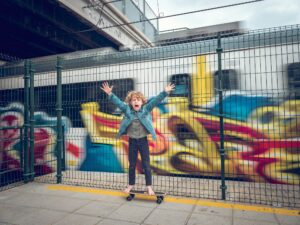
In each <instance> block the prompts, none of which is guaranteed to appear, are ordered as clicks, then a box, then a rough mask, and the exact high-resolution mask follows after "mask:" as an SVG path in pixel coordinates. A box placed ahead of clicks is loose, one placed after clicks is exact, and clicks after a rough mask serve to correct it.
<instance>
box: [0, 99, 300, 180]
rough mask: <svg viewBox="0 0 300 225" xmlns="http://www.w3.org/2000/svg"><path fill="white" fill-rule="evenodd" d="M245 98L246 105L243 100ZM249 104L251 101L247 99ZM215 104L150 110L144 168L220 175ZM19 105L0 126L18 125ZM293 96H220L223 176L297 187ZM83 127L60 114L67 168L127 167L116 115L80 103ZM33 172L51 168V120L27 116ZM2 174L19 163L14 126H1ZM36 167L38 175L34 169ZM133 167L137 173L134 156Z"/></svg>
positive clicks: (298, 133)
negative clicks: (152, 133)
mask: <svg viewBox="0 0 300 225" xmlns="http://www.w3.org/2000/svg"><path fill="white" fill-rule="evenodd" d="M255 98H256V99H255ZM245 102H248V104H245ZM249 102H251V104H250V103H249ZM217 109H218V102H217V101H215V103H213V104H210V105H209V107H208V108H206V109H205V110H197V111H194V110H190V109H189V107H188V100H187V99H186V98H178V97H177V98H175V97H173V98H171V97H170V98H168V100H167V102H166V103H164V104H161V105H159V107H158V108H155V109H154V110H153V112H152V117H153V124H154V127H155V130H156V133H157V137H158V138H157V140H156V141H154V140H152V139H151V137H149V145H150V154H151V167H152V169H153V171H154V173H156V174H163V175H170V174H172V175H173V174H177V175H195V176H207V177H219V176H220V173H221V162H220V160H221V158H220V140H221V138H220V125H219V116H218V110H217ZM23 112H24V109H23V106H22V105H21V104H20V103H13V104H10V105H9V106H8V107H6V108H0V118H1V120H0V122H1V127H5V126H12V125H15V126H17V125H18V126H22V125H23ZM299 112H300V101H299V100H289V101H285V102H283V103H282V104H279V105H278V104H276V103H273V102H272V101H271V100H270V99H268V98H263V97H257V96H256V97H252V98H251V97H248V96H242V95H236V94H234V95H228V96H227V97H226V98H225V99H224V117H225V118H224V146H225V152H226V159H225V174H226V177H228V178H234V179H236V178H238V179H241V180H246V181H255V182H269V183H280V184H294V185H299V184H300V160H299V159H300V152H299V149H300V139H299V137H300V120H299V119H298V117H299ZM80 114H81V117H82V121H83V124H84V128H73V127H72V126H71V123H70V121H69V120H68V119H67V118H65V117H64V118H63V123H64V126H65V128H66V129H65V137H66V154H67V167H69V168H73V169H76V170H81V171H104V172H118V173H124V172H127V168H128V160H127V155H128V139H127V137H122V138H121V139H116V138H115V136H116V134H117V131H118V127H119V124H120V121H121V119H122V117H121V116H115V115H109V114H105V113H103V112H101V111H100V108H99V105H98V103H96V102H89V103H84V104H82V110H81V111H80ZM34 117H35V121H36V124H40V125H43V126H41V127H40V128H36V129H35V132H34V136H35V149H34V151H35V162H34V163H35V170H36V173H37V174H44V173H49V172H53V171H55V170H56V161H55V160H53V159H55V151H56V129H55V127H47V125H55V124H56V119H55V118H51V117H49V116H48V115H47V114H46V113H45V112H36V113H35V116H34ZM0 135H1V136H0V137H1V140H8V141H4V142H1V145H2V146H1V150H2V149H3V150H2V151H1V160H2V163H1V165H2V168H1V169H2V171H3V170H9V169H11V168H21V165H20V159H21V158H20V157H21V155H22V154H20V153H21V147H20V142H19V141H18V138H17V137H18V136H19V135H20V134H19V131H18V130H15V129H9V130H1V133H0ZM39 171H40V172H39ZM137 171H138V172H139V173H142V167H141V161H140V159H139V163H138V167H137Z"/></svg>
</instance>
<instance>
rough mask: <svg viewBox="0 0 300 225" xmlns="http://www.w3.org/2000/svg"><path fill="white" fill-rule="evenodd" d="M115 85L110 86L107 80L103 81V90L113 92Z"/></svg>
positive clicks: (108, 92) (107, 92)
mask: <svg viewBox="0 0 300 225" xmlns="http://www.w3.org/2000/svg"><path fill="white" fill-rule="evenodd" d="M113 87H114V86H111V87H109V85H108V83H107V82H104V83H102V87H100V88H101V90H103V91H104V92H105V93H106V94H108V95H110V94H111V93H112V89H113Z"/></svg>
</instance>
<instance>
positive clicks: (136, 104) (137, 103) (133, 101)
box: [130, 96, 143, 111]
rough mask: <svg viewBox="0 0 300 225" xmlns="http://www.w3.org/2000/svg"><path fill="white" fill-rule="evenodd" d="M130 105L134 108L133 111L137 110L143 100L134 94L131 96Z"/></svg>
mask: <svg viewBox="0 0 300 225" xmlns="http://www.w3.org/2000/svg"><path fill="white" fill-rule="evenodd" d="M130 105H131V106H132V108H133V109H134V111H139V110H140V109H141V107H142V105H143V101H142V99H140V98H137V97H136V96H132V98H131V100H130Z"/></svg>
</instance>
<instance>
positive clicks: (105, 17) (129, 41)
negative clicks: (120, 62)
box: [58, 0, 152, 49]
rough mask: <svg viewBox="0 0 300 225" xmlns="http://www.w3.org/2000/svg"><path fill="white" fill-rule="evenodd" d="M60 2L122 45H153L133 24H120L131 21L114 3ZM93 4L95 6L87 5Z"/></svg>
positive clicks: (67, 0)
mask: <svg viewBox="0 0 300 225" xmlns="http://www.w3.org/2000/svg"><path fill="white" fill-rule="evenodd" d="M58 2H59V3H60V4H61V5H62V6H63V7H65V8H66V9H68V10H70V11H71V12H72V13H74V14H75V15H76V16H78V17H79V18H80V20H81V21H82V20H84V21H86V22H87V23H89V24H91V29H93V28H94V29H95V31H98V32H99V33H100V34H101V35H104V36H105V37H107V38H108V39H110V40H112V41H113V42H115V43H116V44H117V45H119V46H120V47H125V48H129V49H131V48H134V47H135V46H136V45H142V46H152V44H151V41H150V40H149V39H148V38H147V37H146V36H145V35H144V34H143V33H142V32H140V31H139V30H138V29H137V28H135V27H134V26H133V25H132V24H128V25H124V26H118V25H119V24H124V23H129V21H128V20H127V18H126V17H124V16H123V15H122V14H121V12H119V11H118V9H117V8H115V7H114V6H113V5H112V4H105V6H104V7H103V9H102V6H103V3H105V1H102V3H101V1H99V0H98V1H93V0H77V1H73V0H58ZM99 2H100V4H99ZM91 4H92V5H93V7H87V6H89V5H91ZM114 26H115V27H114ZM107 27H108V28H107Z"/></svg>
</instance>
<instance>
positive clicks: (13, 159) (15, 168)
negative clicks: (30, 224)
mask: <svg viewBox="0 0 300 225" xmlns="http://www.w3.org/2000/svg"><path fill="white" fill-rule="evenodd" d="M7 71H10V72H12V73H15V71H16V68H15V67H14V66H5V67H1V69H0V89H1V95H0V178H1V179H0V191H2V190H6V189H8V188H11V187H14V186H16V185H20V184H22V181H23V171H24V168H25V167H24V156H25V155H24V148H23V147H24V146H23V144H24V129H23V114H24V107H23V105H21V104H19V103H18V102H20V101H21V102H23V100H24V92H23V88H21V89H18V90H14V91H13V90H12V89H13V85H14V81H15V80H14V79H8V80H7V79H2V78H3V77H4V76H6V75H7V74H6V72H7ZM22 72H24V64H23V63H22ZM21 78H22V81H23V77H21ZM19 85H21V86H22V85H23V83H19ZM4 89H6V90H5V91H3V90H4Z"/></svg>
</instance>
